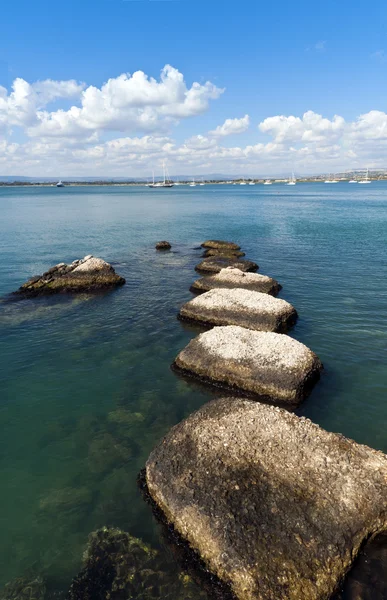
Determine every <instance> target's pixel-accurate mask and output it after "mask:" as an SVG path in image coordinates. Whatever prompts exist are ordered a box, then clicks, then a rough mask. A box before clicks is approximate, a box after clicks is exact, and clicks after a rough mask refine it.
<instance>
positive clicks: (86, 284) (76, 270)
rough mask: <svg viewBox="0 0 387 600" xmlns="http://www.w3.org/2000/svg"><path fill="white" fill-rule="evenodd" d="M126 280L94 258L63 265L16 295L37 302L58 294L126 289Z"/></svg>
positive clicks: (28, 282)
mask: <svg viewBox="0 0 387 600" xmlns="http://www.w3.org/2000/svg"><path fill="white" fill-rule="evenodd" d="M124 283H125V279H124V278H123V277H120V276H119V275H117V274H116V272H115V271H114V269H113V267H112V266H111V265H110V264H109V263H107V262H105V261H104V260H102V259H101V258H94V257H93V256H91V255H89V256H85V258H84V259H81V260H76V261H74V262H73V263H71V265H66V264H65V263H59V264H58V265H55V266H54V267H52V268H51V269H49V270H48V271H46V272H45V273H43V275H40V276H37V277H33V278H32V279H30V280H29V281H27V282H26V283H25V284H23V285H22V286H21V287H20V288H19V289H18V290H17V291H16V292H14V295H16V296H19V297H21V298H33V297H35V296H43V295H49V294H57V293H65V292H68V293H85V292H96V291H99V290H104V289H109V288H113V287H116V286H119V285H123V284H124Z"/></svg>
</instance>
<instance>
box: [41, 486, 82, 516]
mask: <svg viewBox="0 0 387 600" xmlns="http://www.w3.org/2000/svg"><path fill="white" fill-rule="evenodd" d="M92 499H93V494H92V493H91V491H90V490H89V489H88V488H86V487H79V488H71V487H65V488H60V489H53V490H51V491H50V492H49V493H48V494H47V496H45V497H44V498H42V499H41V500H40V503H39V507H40V510H42V511H45V512H48V513H54V514H58V513H63V512H75V511H78V510H79V511H81V512H82V511H84V510H87V507H88V506H89V505H90V504H91V502H92Z"/></svg>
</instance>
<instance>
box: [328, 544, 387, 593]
mask: <svg viewBox="0 0 387 600" xmlns="http://www.w3.org/2000/svg"><path fill="white" fill-rule="evenodd" d="M386 598H387V533H383V534H380V535H377V536H375V537H374V538H373V539H371V540H370V541H368V542H367V543H366V544H365V545H364V546H363V548H362V550H361V552H360V553H359V556H358V557H357V558H356V560H355V562H354V564H353V566H352V569H351V570H350V571H349V573H348V575H347V577H346V580H345V582H344V585H343V587H342V590H341V591H340V592H339V593H338V594H337V595H336V596H334V598H333V599H332V600H386Z"/></svg>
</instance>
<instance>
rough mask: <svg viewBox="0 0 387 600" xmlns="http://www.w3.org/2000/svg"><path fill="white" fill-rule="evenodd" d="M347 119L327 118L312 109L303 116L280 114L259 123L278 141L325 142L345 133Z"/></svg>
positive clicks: (262, 129) (264, 130)
mask: <svg viewBox="0 0 387 600" xmlns="http://www.w3.org/2000/svg"><path fill="white" fill-rule="evenodd" d="M344 127H345V120H344V119H343V117H339V116H338V115H335V116H334V117H333V119H332V120H329V119H325V118H323V117H322V116H321V115H319V114H317V113H315V112H313V111H312V110H309V111H307V112H306V113H304V115H303V117H302V118H300V117H294V116H289V117H286V116H284V115H278V116H276V117H269V118H267V119H265V120H264V121H262V123H260V124H259V129H260V131H261V132H262V133H268V134H269V135H271V136H273V137H274V140H275V141H276V142H286V141H288V142H324V141H332V140H333V139H337V138H339V137H340V135H341V134H342V133H343V131H344Z"/></svg>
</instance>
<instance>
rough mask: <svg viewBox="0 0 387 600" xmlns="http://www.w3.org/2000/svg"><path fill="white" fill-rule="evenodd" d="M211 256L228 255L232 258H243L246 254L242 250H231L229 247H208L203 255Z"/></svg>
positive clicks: (205, 256)
mask: <svg viewBox="0 0 387 600" xmlns="http://www.w3.org/2000/svg"><path fill="white" fill-rule="evenodd" d="M209 256H226V257H231V258H233V257H236V258H241V257H242V256H246V254H245V252H242V251H241V250H229V249H227V248H224V249H221V248H208V249H207V250H205V251H204V252H203V257H204V258H208V257H209Z"/></svg>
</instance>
